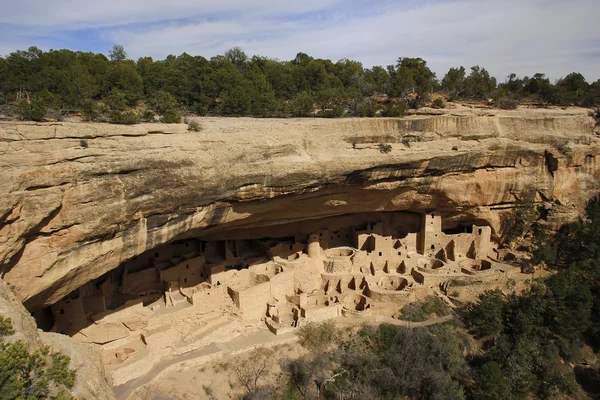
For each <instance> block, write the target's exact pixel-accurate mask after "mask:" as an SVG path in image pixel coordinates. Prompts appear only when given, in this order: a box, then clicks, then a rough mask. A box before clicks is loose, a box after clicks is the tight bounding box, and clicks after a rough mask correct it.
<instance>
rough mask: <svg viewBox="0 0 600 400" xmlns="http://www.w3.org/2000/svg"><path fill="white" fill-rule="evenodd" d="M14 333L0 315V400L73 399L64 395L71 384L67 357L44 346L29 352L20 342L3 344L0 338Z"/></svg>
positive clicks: (2, 339)
mask: <svg viewBox="0 0 600 400" xmlns="http://www.w3.org/2000/svg"><path fill="white" fill-rule="evenodd" d="M14 333H15V331H14V328H13V327H12V323H11V320H10V318H4V317H2V316H0V398H1V399H23V400H37V399H56V400H66V399H74V398H73V397H72V396H71V395H70V394H69V392H68V389H71V388H72V387H73V385H74V384H75V371H71V370H69V363H70V358H69V357H67V356H65V355H63V354H60V353H52V352H51V351H50V349H49V348H48V347H47V346H46V347H42V348H41V349H38V350H35V351H34V352H30V351H29V349H28V347H27V345H26V344H25V342H23V341H21V340H19V341H17V342H15V343H10V344H7V343H5V342H4V337H5V336H9V335H12V334H14Z"/></svg>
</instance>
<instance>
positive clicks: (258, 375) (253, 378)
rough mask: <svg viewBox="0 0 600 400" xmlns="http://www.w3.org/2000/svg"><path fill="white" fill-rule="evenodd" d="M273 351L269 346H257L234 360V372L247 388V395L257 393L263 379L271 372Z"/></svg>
mask: <svg viewBox="0 0 600 400" xmlns="http://www.w3.org/2000/svg"><path fill="white" fill-rule="evenodd" d="M272 358H273V351H272V350H270V349H267V348H257V349H255V350H253V351H252V352H251V353H250V354H248V356H247V357H245V358H244V359H242V360H239V359H236V360H235V361H234V362H233V372H234V374H235V377H236V378H237V380H238V382H239V383H240V384H241V385H242V386H243V387H244V388H245V389H246V395H247V396H252V395H253V394H255V393H257V392H258V390H259V388H260V385H261V383H262V381H264V380H265V378H266V377H267V375H268V374H269V373H270V370H269V367H270V366H271V363H272Z"/></svg>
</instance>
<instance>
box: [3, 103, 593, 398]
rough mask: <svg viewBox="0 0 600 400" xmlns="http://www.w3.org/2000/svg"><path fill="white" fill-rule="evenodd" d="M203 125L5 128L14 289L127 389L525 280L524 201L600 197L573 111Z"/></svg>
mask: <svg viewBox="0 0 600 400" xmlns="http://www.w3.org/2000/svg"><path fill="white" fill-rule="evenodd" d="M494 112H496V111H494ZM523 115H526V116H527V117H526V118H524V117H523ZM202 121H203V124H204V129H203V130H202V131H200V132H193V133H192V132H190V131H188V130H187V128H186V127H185V126H184V125H183V124H182V126H179V125H174V126H169V127H168V129H167V128H166V127H165V125H154V124H140V125H136V126H131V127H130V126H119V127H115V126H112V125H108V126H105V125H97V124H84V123H82V124H80V125H69V124H67V123H64V124H56V125H43V124H41V125H36V124H28V123H23V124H21V123H18V124H16V123H15V124H12V123H11V124H8V123H0V136H2V137H3V138H4V141H2V142H0V145H2V146H4V148H5V151H4V153H2V154H0V158H2V159H3V162H4V165H6V166H7V167H6V168H4V170H3V172H4V174H5V176H6V179H2V180H0V186H2V187H3V188H4V193H7V195H6V196H5V197H4V198H3V200H2V201H3V202H4V203H3V206H4V208H3V211H2V212H1V213H0V214H1V215H0V222H2V226H0V230H2V241H0V250H1V251H2V254H1V257H2V263H3V264H2V268H3V269H2V278H3V280H4V281H5V282H6V288H8V287H9V285H10V286H11V288H12V289H13V291H14V293H15V295H16V296H17V298H18V301H19V302H20V303H23V304H24V306H25V307H26V308H27V309H26V310H25V308H23V311H24V312H25V313H27V317H28V318H29V314H32V315H33V317H34V318H35V322H37V327H38V328H41V329H42V330H43V331H46V333H44V332H42V333H44V334H46V335H47V336H46V337H49V338H55V337H61V338H64V339H65V340H67V342H66V343H68V344H69V345H68V346H80V347H81V348H85V349H94V351H96V352H97V354H95V355H94V358H93V359H94V360H97V361H98V362H97V364H99V365H100V366H103V368H104V369H105V372H106V377H108V379H107V381H108V382H109V385H110V386H111V388H113V389H114V391H115V393H117V396H118V397H119V398H126V395H127V394H129V393H132V392H133V391H134V390H138V389H140V388H143V385H144V382H146V380H147V379H150V378H151V377H152V379H153V377H156V376H159V375H160V374H161V373H162V372H163V371H167V370H169V369H171V370H173V369H176V368H179V366H180V365H181V364H182V363H186V362H188V360H192V359H193V358H194V357H196V358H198V359H203V360H212V358H211V357H213V356H214V357H216V355H218V354H221V353H223V354H224V353H227V354H236V351H238V350H240V351H242V350H243V349H248V348H251V347H253V346H256V345H259V346H262V345H265V346H267V345H270V344H272V343H275V342H276V341H278V343H279V342H281V343H283V342H284V341H287V340H290V341H291V340H296V341H297V340H299V339H298V338H299V335H298V333H299V332H301V331H302V330H305V329H306V328H307V327H310V326H311V325H312V323H325V322H326V323H332V324H333V323H335V324H336V325H339V326H345V324H348V325H352V326H355V327H356V326H361V325H362V324H365V323H372V324H381V323H385V324H390V325H397V326H407V325H409V324H411V323H413V321H410V320H408V319H406V318H404V316H406V314H403V309H406V308H409V309H410V307H411V306H414V307H417V306H418V305H420V304H424V303H425V302H426V301H429V299H431V298H433V299H434V300H435V301H436V302H440V303H442V305H446V306H448V307H449V309H450V310H453V309H460V308H461V307H463V306H465V305H466V304H468V303H469V302H472V301H474V300H476V299H477V296H478V295H479V294H480V293H483V292H484V291H486V290H491V289H499V290H502V291H506V293H511V292H512V291H515V290H521V289H522V288H524V287H526V286H527V285H528V283H527V281H533V279H532V278H533V277H532V275H531V274H524V273H521V268H520V266H521V265H520V264H519V262H520V261H522V259H523V258H522V257H523V254H525V253H526V251H521V250H519V247H518V246H516V247H514V248H512V247H511V248H502V247H501V246H500V242H501V240H502V239H503V238H502V235H503V233H504V231H503V223H504V218H505V217H506V216H507V215H509V216H510V215H512V210H513V209H514V208H515V205H517V204H520V201H522V200H524V199H528V198H529V197H528V196H531V199H532V200H531V201H532V202H534V203H535V207H536V209H537V210H540V213H543V215H542V216H541V217H540V218H541V219H542V222H543V223H544V224H548V225H549V226H554V227H558V226H560V225H561V224H563V223H565V222H568V221H572V220H574V219H576V218H578V217H579V216H580V215H583V214H582V210H583V209H584V208H585V204H586V202H587V200H588V199H590V198H592V197H593V196H595V195H597V192H598V178H599V174H600V171H599V170H598V167H597V163H595V162H594V160H595V158H594V157H596V155H597V154H599V153H600V144H599V143H600V142H599V141H598V139H597V137H596V136H595V135H594V136H592V134H591V132H592V129H593V127H594V126H595V125H594V121H593V120H591V119H590V117H589V116H588V115H587V114H585V113H583V111H577V112H576V113H575V112H574V111H563V110H560V111H552V112H550V111H543V110H542V111H528V112H527V114H514V115H513V114H509V113H508V112H505V111H498V112H497V115H495V116H494V115H490V113H489V111H481V112H479V111H477V112H474V111H472V110H464V111H460V110H458V111H453V112H452V114H446V115H442V116H420V115H415V116H411V117H409V118H406V119H398V120H396V119H385V118H381V119H373V120H362V119H346V120H334V119H332V120H329V119H318V120H313V119H306V120H268V121H267V120H262V119H256V120H249V119H233V118H232V119H218V118H212V117H206V118H204V119H202ZM98 126H100V127H101V128H102V129H100V130H99V128H98ZM161 129H162V130H163V131H160V130H161ZM523 132H527V135H524V134H523ZM415 137H418V138H419V140H418V141H414V142H410V143H409V144H410V145H407V144H406V143H405V142H406V140H407V138H415ZM215 138H218V140H217V139H215ZM557 138H566V139H568V140H569V143H570V145H569V146H570V149H571V150H570V152H569V153H568V154H567V153H561V151H560V150H559V149H557V148H555V147H553V145H552V143H555V141H556V140H557ZM82 139H85V140H87V141H88V144H89V145H88V146H87V147H82V146H80V145H79V141H80V140H82ZM566 139H565V140H566ZM411 140H412V139H411ZM382 141H384V142H385V143H389V145H390V146H391V147H392V150H391V151H390V152H389V153H384V152H382V151H380V149H379V148H378V144H379V143H380V142H382ZM590 143H591V144H590ZM14 149H18V150H19V151H20V152H19V156H18V157H14V156H13V157H12V158H9V156H7V154H9V153H10V152H11V151H12V152H13V154H14ZM125 150H126V151H125ZM42 156H43V160H42ZM48 160H50V161H48ZM535 273H536V276H535V278H537V277H538V275H537V274H538V272H537V270H536V272H535ZM513 281H516V284H513V283H512V282H513ZM515 288H517V289H515ZM7 291H9V292H11V293H12V292H13V291H11V290H10V289H7ZM457 291H460V293H459V295H455V294H453V293H454V292H457ZM19 305H20V304H19ZM449 312H450V311H449ZM456 314H458V313H453V314H452V315H444V316H442V315H439V314H437V313H431V314H428V315H427V318H428V320H427V322H429V321H430V320H432V321H433V320H435V323H436V324H444V323H445V322H448V321H449V320H450V319H451V318H454V317H455V316H456ZM429 317H431V318H430V319H429ZM444 318H447V319H444ZM15 320H16V317H15ZM32 325H34V326H33V330H34V331H35V329H36V327H35V324H34V323H33V322H32ZM54 332H56V333H61V334H63V335H55V334H53V333H54ZM65 335H67V336H68V337H67V336H65ZM68 346H67V347H68ZM68 348H71V347H68ZM205 356H206V357H205ZM73 359H75V358H73ZM89 359H92V357H89ZM94 362H95V361H94ZM87 365H89V364H87ZM82 370H83V369H82ZM81 376H82V378H81V379H85V376H86V375H84V374H83V373H82V375H81ZM200 390H202V389H200ZM142 397H143V396H142Z"/></svg>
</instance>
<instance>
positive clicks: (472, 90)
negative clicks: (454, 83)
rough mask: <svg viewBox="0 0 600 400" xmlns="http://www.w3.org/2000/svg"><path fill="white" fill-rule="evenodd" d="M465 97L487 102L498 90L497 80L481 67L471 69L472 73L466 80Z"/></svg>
mask: <svg viewBox="0 0 600 400" xmlns="http://www.w3.org/2000/svg"><path fill="white" fill-rule="evenodd" d="M464 85H465V97H468V98H473V99H480V100H485V99H488V98H489V97H490V96H491V95H492V92H493V91H494V90H495V89H496V78H494V77H492V76H490V73H489V72H488V71H487V70H486V69H485V68H481V67H480V66H478V65H476V66H473V67H471V73H470V74H469V76H467V77H466V78H465V80H464Z"/></svg>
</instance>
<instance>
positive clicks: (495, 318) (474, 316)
mask: <svg viewBox="0 0 600 400" xmlns="http://www.w3.org/2000/svg"><path fill="white" fill-rule="evenodd" d="M503 308H504V297H503V295H502V292H501V291H499V290H493V291H486V292H484V293H482V294H480V295H479V301H478V302H477V303H476V304H474V305H473V306H471V308H470V309H469V311H468V313H467V316H466V320H467V325H468V326H469V328H470V329H471V331H472V332H473V333H475V335H476V336H478V337H484V336H488V335H498V334H499V333H500V332H501V331H502V327H503V322H504V321H503V320H504V318H503Z"/></svg>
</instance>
